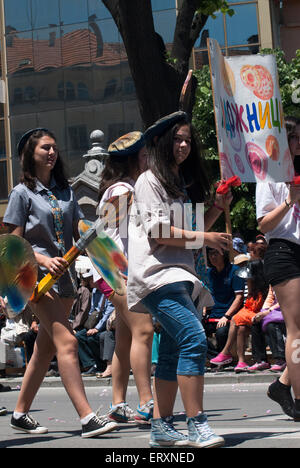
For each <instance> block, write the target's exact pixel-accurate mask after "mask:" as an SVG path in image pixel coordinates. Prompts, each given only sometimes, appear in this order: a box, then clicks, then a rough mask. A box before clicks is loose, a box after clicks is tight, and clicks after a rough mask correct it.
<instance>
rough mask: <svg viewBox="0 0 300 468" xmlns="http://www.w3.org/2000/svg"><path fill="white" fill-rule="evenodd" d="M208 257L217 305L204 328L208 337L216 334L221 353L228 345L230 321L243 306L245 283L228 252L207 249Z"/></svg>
mask: <svg viewBox="0 0 300 468" xmlns="http://www.w3.org/2000/svg"><path fill="white" fill-rule="evenodd" d="M207 257H208V265H209V266H210V268H209V269H208V278H209V288H210V291H211V294H212V297H213V299H214V302H215V304H214V306H213V307H212V309H211V310H210V311H209V313H208V314H207V316H206V317H205V318H204V321H203V326H204V329H205V332H206V334H207V337H211V336H212V334H213V333H215V336H216V341H217V352H218V353H219V352H220V351H221V350H222V349H223V348H224V346H225V344H226V341H227V337H228V330H229V324H230V320H231V318H232V317H233V315H234V314H236V313H237V312H238V311H239V310H240V308H241V307H242V305H243V301H244V286H245V282H244V280H243V279H242V278H239V277H238V276H237V275H236V274H235V272H236V271H237V270H238V269H239V267H238V266H236V265H232V264H231V263H230V261H229V256H228V253H227V252H223V254H220V253H219V252H218V251H217V250H216V249H207ZM209 352H211V350H210V351H209Z"/></svg>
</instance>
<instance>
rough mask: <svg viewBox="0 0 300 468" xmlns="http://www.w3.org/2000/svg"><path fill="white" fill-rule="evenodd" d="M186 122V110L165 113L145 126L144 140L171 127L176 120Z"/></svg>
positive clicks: (156, 135)
mask: <svg viewBox="0 0 300 468" xmlns="http://www.w3.org/2000/svg"><path fill="white" fill-rule="evenodd" d="M181 121H185V122H188V115H187V113H186V112H183V111H177V112H173V113H172V114H168V115H165V116H164V117H161V118H160V119H158V120H157V121H156V122H155V123H154V124H153V125H151V126H150V127H148V128H147V130H146V131H145V133H144V136H145V140H146V141H151V140H153V138H155V137H158V136H160V135H162V134H163V133H165V132H166V131H167V130H169V129H170V128H172V127H173V126H174V125H175V124H177V123H178V122H181Z"/></svg>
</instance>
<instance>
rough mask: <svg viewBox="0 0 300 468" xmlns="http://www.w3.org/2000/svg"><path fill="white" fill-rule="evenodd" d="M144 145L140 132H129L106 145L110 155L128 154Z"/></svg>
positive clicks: (135, 151)
mask: <svg viewBox="0 0 300 468" xmlns="http://www.w3.org/2000/svg"><path fill="white" fill-rule="evenodd" d="M144 146H145V138H144V135H143V133H142V132H138V131H136V132H129V133H126V134H125V135H122V136H121V137H120V138H118V139H117V140H115V141H114V142H113V143H111V144H110V145H109V147H108V154H109V155H110V156H128V155H130V154H134V153H137V152H138V151H139V150H140V149H141V148H143V147H144Z"/></svg>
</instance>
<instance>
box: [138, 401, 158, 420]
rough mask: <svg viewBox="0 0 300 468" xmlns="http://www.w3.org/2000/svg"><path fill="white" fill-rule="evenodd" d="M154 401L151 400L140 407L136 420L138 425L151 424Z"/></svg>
mask: <svg viewBox="0 0 300 468" xmlns="http://www.w3.org/2000/svg"><path fill="white" fill-rule="evenodd" d="M153 406H154V403H153V400H149V401H148V402H147V403H145V404H144V405H142V406H140V405H139V406H138V407H137V409H136V414H135V416H134V419H135V420H136V422H137V423H138V424H150V419H152V417H153Z"/></svg>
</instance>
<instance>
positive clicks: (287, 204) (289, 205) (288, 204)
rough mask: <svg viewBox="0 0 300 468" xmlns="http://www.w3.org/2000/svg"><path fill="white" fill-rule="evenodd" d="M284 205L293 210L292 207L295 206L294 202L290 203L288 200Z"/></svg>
mask: <svg viewBox="0 0 300 468" xmlns="http://www.w3.org/2000/svg"><path fill="white" fill-rule="evenodd" d="M284 203H285V204H286V206H287V207H288V208H291V207H292V205H293V203H292V202H290V203H289V202H288V201H287V200H286V199H285V200H284Z"/></svg>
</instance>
